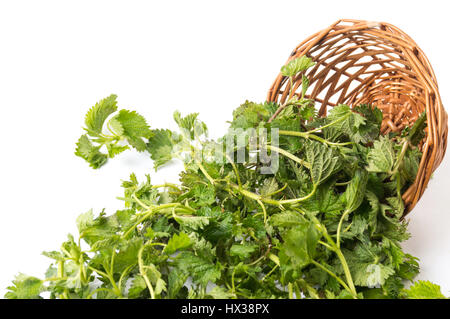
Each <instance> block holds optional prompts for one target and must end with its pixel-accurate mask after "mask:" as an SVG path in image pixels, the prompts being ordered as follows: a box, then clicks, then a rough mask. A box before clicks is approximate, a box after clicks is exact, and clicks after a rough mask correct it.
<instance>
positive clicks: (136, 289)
mask: <svg viewBox="0 0 450 319" xmlns="http://www.w3.org/2000/svg"><path fill="white" fill-rule="evenodd" d="M146 289H147V284H146V283H145V280H144V277H142V276H141V275H137V276H136V277H134V278H133V279H132V281H131V286H130V289H129V290H128V298H131V299H137V298H139V297H140V296H141V295H142V292H144V291H145V290H146Z"/></svg>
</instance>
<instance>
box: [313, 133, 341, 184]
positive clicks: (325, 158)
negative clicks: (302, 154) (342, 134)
mask: <svg viewBox="0 0 450 319" xmlns="http://www.w3.org/2000/svg"><path fill="white" fill-rule="evenodd" d="M306 158H307V162H308V163H311V165H312V167H311V177H312V180H313V183H314V184H315V185H319V184H321V183H322V182H324V181H325V180H326V179H327V178H328V177H330V176H331V175H332V174H333V173H335V172H336V171H337V170H338V169H339V167H340V161H339V157H338V156H337V155H336V154H335V152H334V150H333V149H332V148H331V147H327V146H326V145H323V144H321V143H318V142H309V143H308V144H307V145H306Z"/></svg>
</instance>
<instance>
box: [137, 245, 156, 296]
mask: <svg viewBox="0 0 450 319" xmlns="http://www.w3.org/2000/svg"><path fill="white" fill-rule="evenodd" d="M146 246H147V244H145V245H143V246H142V247H141V249H139V253H138V264H139V272H140V273H141V276H142V277H143V278H144V281H145V284H146V285H147V288H148V291H149V292H150V297H151V298H152V299H156V296H155V291H154V289H153V286H152V283H151V282H150V279H148V277H147V273H146V272H145V269H144V260H143V259H142V253H143V251H144V249H145V247H146Z"/></svg>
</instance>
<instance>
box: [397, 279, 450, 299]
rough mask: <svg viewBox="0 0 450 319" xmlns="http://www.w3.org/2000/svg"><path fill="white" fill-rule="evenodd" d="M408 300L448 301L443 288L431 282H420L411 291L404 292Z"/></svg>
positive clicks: (410, 288)
mask: <svg viewBox="0 0 450 319" xmlns="http://www.w3.org/2000/svg"><path fill="white" fill-rule="evenodd" d="M403 293H404V295H405V297H406V298H408V299H447V298H446V297H445V296H444V295H443V294H442V292H441V287H439V286H438V285H435V284H433V283H431V282H429V281H423V280H419V281H417V282H415V283H414V285H412V286H411V287H409V289H405V290H403Z"/></svg>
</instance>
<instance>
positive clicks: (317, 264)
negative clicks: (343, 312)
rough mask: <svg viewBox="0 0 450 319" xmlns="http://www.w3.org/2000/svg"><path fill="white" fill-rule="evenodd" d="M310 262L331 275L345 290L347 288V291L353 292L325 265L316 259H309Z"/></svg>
mask: <svg viewBox="0 0 450 319" xmlns="http://www.w3.org/2000/svg"><path fill="white" fill-rule="evenodd" d="M311 263H312V264H313V265H315V266H317V267H319V268H320V269H322V270H323V271H325V272H326V273H328V274H329V275H330V276H331V277H333V278H334V279H336V280H337V282H338V283H340V284H341V285H342V287H344V289H345V290H347V291H348V292H350V293H351V294H353V292H352V291H351V290H350V288H349V287H348V286H347V284H346V283H345V282H344V281H343V280H342V279H341V278H339V277H338V276H337V275H336V274H335V273H334V272H332V271H331V270H329V269H328V268H327V267H325V266H324V265H322V264H321V263H318V262H317V261H315V260H314V259H313V260H311Z"/></svg>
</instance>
